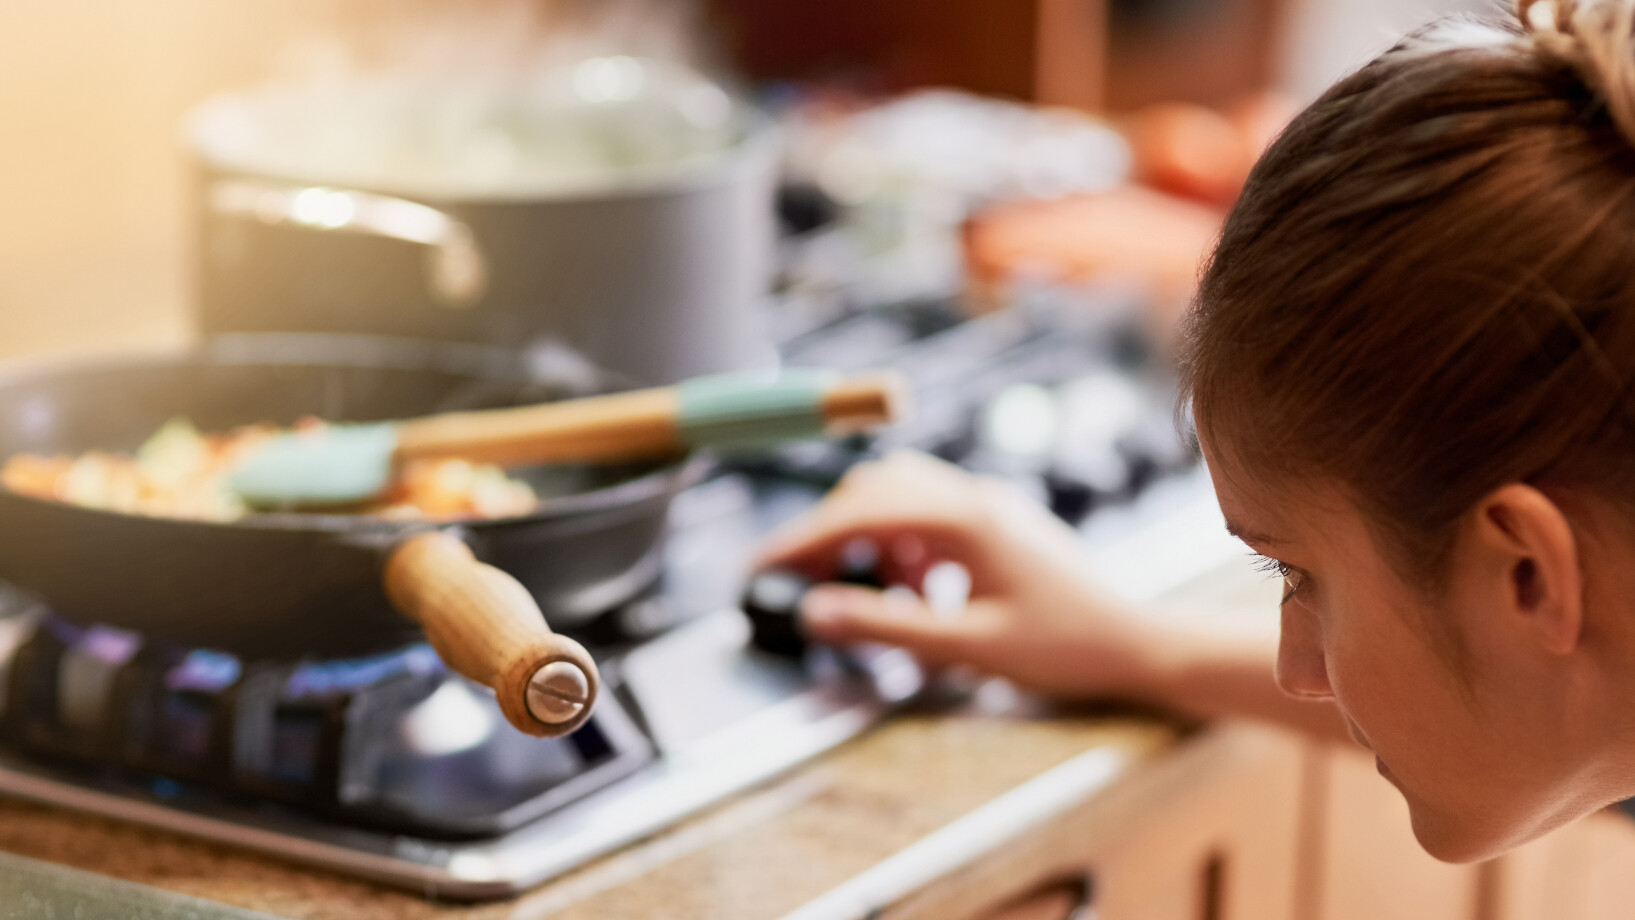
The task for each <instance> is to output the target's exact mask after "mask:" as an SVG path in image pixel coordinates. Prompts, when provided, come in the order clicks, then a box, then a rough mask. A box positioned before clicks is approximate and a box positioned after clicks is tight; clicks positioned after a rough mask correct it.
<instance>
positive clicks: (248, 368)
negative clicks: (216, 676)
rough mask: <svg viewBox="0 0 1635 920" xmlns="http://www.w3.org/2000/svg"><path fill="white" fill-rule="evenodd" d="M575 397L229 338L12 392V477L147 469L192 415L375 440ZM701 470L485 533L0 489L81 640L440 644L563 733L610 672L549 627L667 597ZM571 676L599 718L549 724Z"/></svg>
mask: <svg viewBox="0 0 1635 920" xmlns="http://www.w3.org/2000/svg"><path fill="white" fill-rule="evenodd" d="M562 389H563V387H562V385H561V384H559V383H557V382H553V381H549V380H542V379H540V377H539V376H538V375H530V374H528V373H526V372H525V369H524V367H523V366H522V365H519V364H518V363H517V361H516V360H515V358H514V356H513V355H510V354H509V353H505V352H501V351H496V350H493V349H482V348H471V347H460V346H431V345H427V344H424V343H412V342H401V341H398V342H393V341H383V340H378V339H348V338H342V337H322V336H290V337H280V336H270V337H256V336H250V337H225V338H223V339H221V340H218V341H214V342H212V343H210V344H208V345H206V346H203V347H201V348H199V349H196V350H192V351H188V352H185V353H181V354H174V355H167V356H159V357H151V358H140V359H120V360H108V359H103V360H97V361H93V362H89V363H86V362H79V363H76V364H71V365H66V366H61V367H57V368H53V369H48V370H34V371H25V372H15V371H14V372H12V373H11V374H9V375H6V376H4V377H0V457H9V456H11V455H13V454H16V453H21V452H27V453H33V454H44V455H57V454H79V453H82V452H84V451H87V450H91V449H102V450H131V449H133V448H135V447H136V446H137V445H138V444H139V443H140V442H141V441H142V440H143V439H145V438H146V437H147V436H148V435H149V434H150V433H151V432H152V431H154V430H155V429H156V428H158V427H159V426H160V425H161V424H163V423H164V422H165V421H166V420H168V419H170V418H173V417H176V416H184V417H187V418H189V419H190V420H192V421H193V422H194V423H196V424H197V425H199V426H200V428H201V429H203V430H222V429H227V428H230V427H233V426H235V425H239V424H244V423H247V422H255V421H262V420H265V421H270V422H275V423H280V424H288V423H291V422H293V421H295V420H296V419H297V418H299V417H301V416H303V415H310V414H315V415H319V416H322V417H324V418H328V419H335V420H344V421H370V420H382V419H391V418H399V417H403V416H407V415H414V414H421V413H427V412H434V411H444V410H456V409H471V408H483V407H492V406H502V405H514V404H524V403H533V402H539V401H543V400H544V399H548V398H551V397H552V396H553V395H566V394H563V393H562V392H561V391H562ZM699 462H700V461H694V462H692V463H670V464H658V465H647V466H632V467H606V468H600V467H559V468H551V469H543V468H542V469H538V470H531V471H518V472H517V473H515V475H519V476H521V477H523V478H526V479H528V480H529V481H530V482H531V484H532V485H534V487H535V488H536V490H537V491H538V492H539V493H540V494H541V495H542V496H544V500H543V502H542V503H541V504H540V505H539V507H538V508H537V510H536V511H534V512H533V513H531V514H528V515H524V516H520V517H512V518H504V519H496V520H471V521H397V520H384V519H381V518H375V517H366V516H357V515H335V514H330V515H324V514H263V515H253V516H250V517H246V518H244V519H242V520H239V521H236V522H232V523H218V522H205V521H192V520H177V519H167V518H157V517H147V516H138V515H130V514H121V513H117V512H111V511H104V510H98V509H92V508H85V507H80V506H76V505H70V504H64V503H60V502H55V501H47V500H41V499H36V498H32V497H29V496H25V495H21V494H17V493H13V492H10V491H6V490H3V489H0V578H4V579H5V580H7V581H10V582H12V583H14V584H16V585H18V586H20V587H22V588H24V589H27V590H30V591H32V592H34V593H37V594H39V595H40V596H42V597H43V598H44V599H45V601H46V602H47V603H48V604H49V605H50V606H51V608H52V609H53V610H55V611H56V612H57V613H58V614H60V615H62V616H63V617H66V618H68V619H70V620H74V621H78V622H83V623H92V622H97V623H104V624H107V625H111V626H115V627H121V628H127V629H133V630H137V631H140V632H141V633H142V634H144V635H145V636H148V637H150V638H153V639H158V640H166V641H170V642H174V643H178V644H181V645H184V646H190V647H206V648H216V649H222V650H226V651H229V652H233V653H235V654H237V655H239V656H241V657H245V658H265V657H274V658H298V657H337V656H349V655H356V654H361V653H367V652H370V651H374V650H382V649H388V648H392V647H396V646H400V645H402V644H405V643H407V642H412V641H415V640H417V639H418V638H419V636H420V633H419V629H420V627H424V629H425V631H426V634H427V637H428V638H429V639H430V640H431V642H432V644H433V646H434V647H436V648H437V649H438V651H439V653H440V654H442V655H443V657H444V659H445V661H447V662H448V663H449V665H450V666H451V667H452V668H454V669H455V670H457V671H460V672H461V673H464V674H466V675H467V676H469V677H472V678H473V679H476V680H479V681H481V682H483V683H486V684H488V685H489V686H491V687H493V688H494V689H495V691H496V693H497V694H498V698H499V702H500V705H501V708H502V709H503V710H504V711H505V713H506V715H507V717H508V718H510V719H511V721H512V722H513V724H516V725H517V726H518V727H519V728H522V729H523V730H525V731H529V732H531V733H534V734H560V733H562V732H565V731H567V730H570V729H571V728H572V727H575V726H577V725H578V724H579V723H580V722H582V721H583V719H584V718H585V717H586V716H588V715H589V711H590V707H589V705H588V699H589V698H593V697H594V693H595V689H596V687H595V682H596V672H595V666H594V664H593V663H592V662H591V661H590V658H589V656H588V655H586V654H585V652H584V650H583V649H582V648H580V647H579V646H578V645H577V643H574V642H572V641H571V640H567V639H564V638H563V637H561V636H557V635H554V634H552V633H551V632H550V631H549V630H548V629H547V628H546V627H545V625H544V624H545V622H547V620H546V619H542V618H541V614H542V612H543V615H544V617H545V618H548V619H549V620H551V621H554V622H555V623H556V624H557V625H565V624H571V623H574V622H580V621H583V620H584V619H585V618H586V617H589V616H590V615H592V614H594V613H596V612H598V611H601V610H605V609H607V608H609V607H612V606H614V605H617V604H619V603H622V602H623V601H625V600H628V599H629V598H630V597H632V596H633V595H635V594H636V593H637V592H639V591H640V590H642V589H643V588H644V587H646V586H647V585H648V584H650V583H651V582H652V580H653V579H654V578H655V577H656V575H657V571H658V555H657V554H658V551H659V541H660V539H661V537H662V536H663V534H664V527H665V519H666V512H667V508H668V504H669V500H670V498H671V497H672V496H673V495H675V494H676V492H677V491H679V490H680V489H681V488H683V487H684V486H685V485H687V484H688V483H689V482H691V481H693V480H695V479H696V477H697V476H698V474H699V467H698V463H699ZM403 614H408V615H409V617H412V618H413V620H411V619H409V618H406V617H405V616H404V615H403ZM415 621H418V623H419V625H418V626H417V623H416V622H415ZM553 665H554V666H555V670H554V672H551V673H547V670H548V669H550V668H551V667H552V666H553ZM564 667H572V668H577V669H579V672H580V674H579V675H573V674H566V676H567V677H569V678H573V679H578V677H581V676H582V677H583V678H584V679H585V681H584V683H585V686H584V696H585V697H586V700H582V701H581V702H582V703H586V704H584V705H581V707H580V708H579V709H573V708H572V706H571V705H570V706H569V707H568V710H560V707H558V710H554V711H551V712H547V713H546V714H545V715H542V714H541V713H542V709H541V707H542V706H543V707H545V709H546V710H550V708H551V707H552V706H554V705H556V704H555V703H554V702H553V699H554V697H552V696H551V694H552V693H555V692H556V691H557V690H560V689H561V688H560V685H559V684H554V683H550V682H549V681H545V678H546V677H551V676H552V674H555V675H556V676H563V675H564V674H565V672H564ZM541 675H544V676H543V677H542V676H541ZM542 681H544V682H542ZM546 691H551V693H546ZM542 693H543V694H545V695H544V696H541V695H540V694H542ZM568 702H569V703H572V702H573V701H572V700H570V701H568ZM558 717H560V718H558Z"/></svg>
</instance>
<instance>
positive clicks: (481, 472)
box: [0, 419, 539, 521]
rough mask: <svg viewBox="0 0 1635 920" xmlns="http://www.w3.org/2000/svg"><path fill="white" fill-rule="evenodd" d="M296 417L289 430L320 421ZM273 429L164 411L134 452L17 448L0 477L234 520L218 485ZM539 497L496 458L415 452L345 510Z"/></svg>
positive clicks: (483, 511) (442, 508)
mask: <svg viewBox="0 0 1635 920" xmlns="http://www.w3.org/2000/svg"><path fill="white" fill-rule="evenodd" d="M323 424H324V423H323V422H322V421H320V420H317V419H302V420H301V421H300V422H299V423H297V424H296V426H295V427H296V429H297V430H306V429H311V428H313V427H319V426H322V425H323ZM276 433H277V429H276V428H275V427H274V426H271V425H250V426H245V427H242V428H238V429H235V430H234V431H232V432H230V433H228V434H201V433H200V432H199V430H198V429H197V428H195V427H194V426H193V425H192V423H190V422H188V421H187V420H186V419H172V420H170V421H169V422H166V423H165V424H164V425H163V426H161V427H160V429H159V430H158V431H156V432H154V433H153V435H152V436H150V437H149V438H148V439H147V440H146V441H145V442H143V443H142V446H140V447H138V448H137V449H136V453H135V454H134V456H132V455H125V454H115V453H105V452H101V451H89V452H87V453H84V454H81V455H80V456H78V457H67V456H60V457H41V456H37V455H34V454H18V455H16V456H13V457H11V458H10V459H8V460H7V461H6V463H5V465H4V466H0V485H3V486H4V487H5V488H7V489H10V490H11V491H13V492H17V493H20V494H23V495H30V496H33V497H35V498H43V499H47V500H50V501H60V502H67V503H70V504H75V505H82V506H85V507H88V508H100V509H103V510H107V511H119V512H123V513H127V514H145V515H151V516H154V517H174V518H185V519H188V520H201V521H233V520H237V519H239V518H241V517H243V516H245V515H246V514H248V513H250V510H249V509H248V508H247V507H246V506H245V504H244V502H243V501H241V500H240V499H239V497H238V496H237V495H234V494H233V493H232V491H231V490H230V489H228V487H227V482H228V478H229V476H230V474H231V472H232V470H233V467H234V465H235V464H236V463H237V462H238V460H239V459H240V458H241V457H242V456H243V454H244V452H245V451H248V450H250V449H252V448H253V447H255V445H256V444H258V443H259V442H261V441H263V440H265V439H266V438H268V437H271V436H272V435H273V434H276ZM538 505H539V497H538V495H536V494H535V493H534V490H533V488H532V487H530V486H529V485H528V484H527V483H525V482H522V481H520V480H517V479H513V478H511V477H509V476H507V475H506V473H505V471H504V470H501V469H500V468H498V467H495V466H488V465H481V464H472V463H467V462H466V461H464V460H417V461H414V462H411V463H408V464H405V465H404V467H403V468H402V469H401V470H399V471H398V476H397V478H396V479H395V480H394V482H393V484H392V488H391V489H390V490H388V492H387V494H386V495H385V496H384V497H383V498H382V499H380V500H379V501H376V502H371V503H368V504H366V505H362V506H358V507H356V508H349V509H347V510H348V511H351V512H355V513H358V514H372V515H379V516H382V517H388V518H394V519H427V518H498V517H512V516H516V515H521V514H527V513H529V512H531V511H533V510H534V509H535V508H536V507H538Z"/></svg>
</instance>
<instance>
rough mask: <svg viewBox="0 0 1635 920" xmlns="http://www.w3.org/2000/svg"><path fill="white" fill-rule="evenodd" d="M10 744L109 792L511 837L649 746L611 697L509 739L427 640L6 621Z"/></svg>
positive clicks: (34, 614) (0, 730)
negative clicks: (304, 640)
mask: <svg viewBox="0 0 1635 920" xmlns="http://www.w3.org/2000/svg"><path fill="white" fill-rule="evenodd" d="M0 623H3V624H5V626H4V629H3V631H0V632H3V635H5V636H6V637H8V638H9V641H6V642H4V643H0V645H3V648H0V651H3V652H5V653H6V654H5V658H4V662H3V663H0V673H3V674H4V675H5V693H4V701H5V705H4V709H3V711H0V747H3V748H5V749H7V750H13V751H16V752H19V753H23V754H26V755H30V756H34V757H44V758H46V759H48V760H51V761H53V762H57V763H60V764H63V765H66V766H68V767H69V768H70V769H78V770H80V771H81V772H84V773H86V774H88V775H95V776H97V777H98V779H97V781H98V782H100V783H103V784H107V783H109V782H116V783H118V784H120V785H125V786H134V787H138V788H148V789H158V790H163V791H165V792H166V793H167V794H169V795H175V794H178V791H179V790H181V789H182V788H183V787H184V786H197V787H201V788H208V789H211V790H215V791H218V792H222V793H225V794H228V795H230V796H235V797H240V798H245V799H249V798H252V797H253V798H254V799H258V800H263V801H266V802H273V803H279V804H280V805H282V806H293V807H297V808H302V809H305V810H309V811H312V812H315V813H318V814H322V815H324V816H326V817H329V818H332V819H337V820H343V821H346V822H348V823H352V824H357V825H363V826H371V827H380V828H383V829H390V830H394V831H399V832H405V833H416V834H420V835H424V836H430V837H450V838H469V837H481V836H492V835H494V834H498V833H503V832H504V831H506V830H509V829H511V828H513V827H515V826H517V825H518V824H520V823H524V822H527V821H530V820H533V819H535V818H537V817H539V816H540V815H542V814H544V813H545V812H547V811H549V810H551V809H552V808H554V807H557V806H559V805H561V804H563V803H564V802H565V801H570V800H571V799H573V798H576V797H578V796H581V795H584V794H586V793H588V792H590V791H592V790H593V789H595V788H598V787H600V786H603V785H606V784H607V783H610V782H612V781H614V780H616V779H618V778H620V777H621V776H625V775H628V774H629V773H631V772H632V771H634V770H636V769H638V768H639V767H641V766H642V765H643V764H645V763H647V762H648V761H650V760H651V759H652V757H653V749H652V745H651V744H650V743H648V742H647V740H646V739H645V738H644V737H643V736H642V734H641V733H640V732H639V731H638V730H637V729H636V727H635V724H634V722H633V721H632V720H631V718H630V717H629V716H628V715H627V714H626V713H625V712H624V711H623V709H622V707H621V706H620V704H619V702H618V700H617V694H616V692H615V693H613V694H610V697H609V699H608V700H607V701H606V702H605V703H603V704H601V705H599V706H598V711H597V714H596V716H595V717H594V718H593V719H592V720H591V722H590V723H589V724H588V725H587V726H586V727H585V728H584V729H581V730H580V731H578V732H576V733H574V734H573V735H570V736H568V737H567V738H563V739H540V738H531V737H528V736H526V735H522V734H520V733H518V732H515V731H512V730H511V729H510V727H509V726H508V725H507V724H506V723H505V720H504V717H503V716H502V715H501V714H500V712H499V708H498V706H497V705H496V704H495V702H494V700H493V698H492V694H490V693H488V692H487V691H486V689H484V688H482V687H479V686H477V685H475V684H472V683H470V682H469V681H466V680H465V679H464V678H461V677H459V676H457V675H454V674H452V673H451V672H449V671H448V669H447V668H446V667H444V665H443V663H442V661H441V660H439V659H438V657H437V655H436V654H435V653H434V652H433V651H432V650H431V648H430V646H427V645H413V646H409V647H407V648H403V649H398V650H395V651H392V652H388V653H384V654H380V655H374V656H370V657H367V658H355V659H347V660H340V661H309V662H301V663H296V664H269V663H263V662H252V663H249V664H247V665H246V664H245V663H243V662H240V661H239V660H238V659H237V658H234V657H233V656H231V655H226V654H223V653H220V652H211V651H204V650H193V651H181V650H176V649H170V648H166V647H164V646H161V645H157V644H144V643H143V641H142V639H141V637H139V636H136V635H134V634H132V633H128V632H122V631H118V630H111V629H108V628H106V627H100V626H93V627H88V628H82V627H78V626H76V625H74V624H71V623H68V622H66V621H64V620H61V619H59V618H57V617H55V616H52V615H51V614H49V613H43V612H41V611H38V610H36V609H32V608H30V609H27V610H24V611H22V612H18V611H12V613H11V616H10V617H9V618H7V619H4V620H0Z"/></svg>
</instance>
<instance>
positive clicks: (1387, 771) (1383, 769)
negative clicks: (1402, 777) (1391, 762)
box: [1374, 757, 1397, 786]
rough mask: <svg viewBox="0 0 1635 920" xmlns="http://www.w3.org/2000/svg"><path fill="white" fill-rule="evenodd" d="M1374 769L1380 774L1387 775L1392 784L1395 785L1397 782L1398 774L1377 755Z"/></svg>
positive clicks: (1386, 777)
mask: <svg viewBox="0 0 1635 920" xmlns="http://www.w3.org/2000/svg"><path fill="white" fill-rule="evenodd" d="M1374 769H1376V770H1378V771H1379V773H1380V775H1381V776H1383V777H1385V779H1386V780H1387V781H1388V782H1390V784H1391V785H1393V786H1395V785H1396V784H1397V776H1396V774H1395V773H1392V772H1391V768H1390V767H1388V766H1386V765H1385V761H1383V760H1381V759H1379V758H1378V757H1375V758H1374Z"/></svg>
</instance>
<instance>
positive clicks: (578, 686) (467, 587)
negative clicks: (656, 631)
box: [385, 531, 600, 737]
mask: <svg viewBox="0 0 1635 920" xmlns="http://www.w3.org/2000/svg"><path fill="white" fill-rule="evenodd" d="M385 578H386V595H387V597H388V598H389V599H390V600H391V602H392V604H393V606H395V607H396V608H397V609H398V610H400V611H402V612H403V613H404V614H405V615H406V616H408V617H410V618H411V619H413V620H415V621H416V622H418V623H419V624H420V625H421V627H422V628H424V629H425V631H426V637H427V638H428V639H430V640H431V644H432V647H433V648H435V649H437V653H438V654H439V655H441V656H442V657H443V661H444V662H445V663H447V664H448V666H449V667H450V668H453V669H454V670H455V671H458V672H459V673H461V674H464V675H465V676H466V677H469V678H471V679H472V680H475V681H477V682H479V683H482V684H486V685H488V686H489V687H491V688H493V690H494V693H495V695H496V696H497V697H498V699H499V704H500V709H501V710H502V711H503V712H504V713H505V717H506V718H507V719H509V720H510V721H511V724H512V725H515V726H516V727H517V728H518V729H520V730H522V731H524V732H527V733H528V734H530V735H538V736H542V737H556V736H558V735H565V734H567V733H569V732H571V731H573V730H574V729H576V728H578V727H579V726H580V725H583V724H584V722H585V720H586V719H587V718H589V717H590V711H591V707H592V705H593V704H594V703H595V701H596V691H597V686H598V684H599V682H600V680H599V677H598V675H597V673H596V663H595V662H594V661H592V660H591V657H590V654H589V653H588V652H586V651H585V648H584V646H582V645H580V644H579V643H577V642H575V641H573V640H572V639H569V638H567V637H565V636H559V635H557V634H556V633H553V632H551V630H550V627H548V626H546V625H545V618H544V616H542V615H541V614H540V612H539V605H538V604H536V603H534V599H533V597H532V596H531V595H530V594H529V593H528V589H527V588H524V587H523V586H522V584H521V583H520V582H518V581H517V580H516V579H515V578H512V577H511V576H510V575H507V574H506V573H505V572H502V571H500V570H499V569H497V568H495V567H493V566H491V565H487V564H485V563H482V562H479V561H478V560H477V558H476V556H474V555H473V554H472V552H471V548H470V547H468V546H466V545H465V543H463V542H461V541H460V540H459V538H457V537H455V536H453V535H451V534H448V533H444V532H441V531H434V532H431V533H423V534H419V535H417V536H414V537H410V538H409V539H408V540H405V541H404V542H403V543H402V544H400V545H399V546H398V547H397V548H396V549H394V550H393V551H392V554H391V556H390V557H389V558H388V559H387V561H386V574H385Z"/></svg>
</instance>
